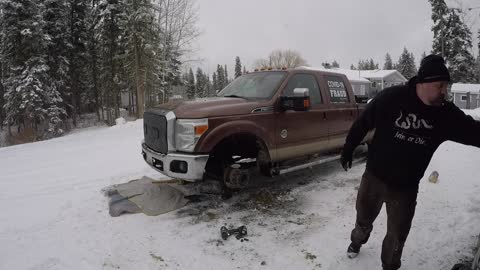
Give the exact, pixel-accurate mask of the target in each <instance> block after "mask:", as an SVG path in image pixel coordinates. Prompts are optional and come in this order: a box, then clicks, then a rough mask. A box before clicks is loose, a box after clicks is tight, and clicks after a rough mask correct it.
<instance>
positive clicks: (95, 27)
mask: <svg viewBox="0 0 480 270" xmlns="http://www.w3.org/2000/svg"><path fill="white" fill-rule="evenodd" d="M98 1H99V0H92V1H91V2H90V5H89V9H88V16H87V18H86V24H87V52H88V53H87V68H88V70H89V72H88V74H87V75H86V76H88V78H89V85H90V87H89V93H88V94H89V96H90V97H91V98H92V99H93V109H94V110H95V112H96V114H97V119H98V121H100V120H101V119H105V116H104V115H103V112H104V111H103V110H102V111H101V113H100V108H101V107H103V105H102V99H101V96H102V92H101V90H100V89H101V88H100V81H99V70H100V64H99V59H98V58H99V54H100V48H99V44H100V36H99V34H97V33H98V32H99V31H100V27H99V24H98V21H99V19H100V9H99V5H98Z"/></svg>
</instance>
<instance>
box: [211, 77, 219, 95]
mask: <svg viewBox="0 0 480 270" xmlns="http://www.w3.org/2000/svg"><path fill="white" fill-rule="evenodd" d="M212 88H213V92H215V94H216V91H218V82H217V73H216V72H213V74H212Z"/></svg>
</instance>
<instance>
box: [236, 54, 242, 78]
mask: <svg viewBox="0 0 480 270" xmlns="http://www.w3.org/2000/svg"><path fill="white" fill-rule="evenodd" d="M240 76H242V63H241V62H240V57H238V56H237V57H235V79H236V78H238V77H240Z"/></svg>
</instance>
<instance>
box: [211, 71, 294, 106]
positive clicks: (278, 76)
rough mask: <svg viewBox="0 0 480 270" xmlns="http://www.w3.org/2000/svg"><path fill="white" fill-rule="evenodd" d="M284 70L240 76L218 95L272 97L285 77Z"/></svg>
mask: <svg viewBox="0 0 480 270" xmlns="http://www.w3.org/2000/svg"><path fill="white" fill-rule="evenodd" d="M285 75H286V72H284V71H269V72H255V73H250V74H245V75H242V76H240V77H238V78H237V79H236V80H234V81H233V82H232V83H230V84H229V85H227V87H225V88H224V89H223V90H222V91H220V92H219V93H218V94H217V96H219V97H238V98H246V99H270V98H272V96H273V94H274V93H275V90H276V89H277V87H278V86H279V85H280V83H281V82H282V80H283V79H284V78H285Z"/></svg>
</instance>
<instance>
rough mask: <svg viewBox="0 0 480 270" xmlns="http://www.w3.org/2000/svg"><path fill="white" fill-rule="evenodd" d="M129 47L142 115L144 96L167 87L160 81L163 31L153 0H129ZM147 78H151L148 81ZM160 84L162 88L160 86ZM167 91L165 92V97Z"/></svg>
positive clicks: (130, 69)
mask: <svg viewBox="0 0 480 270" xmlns="http://www.w3.org/2000/svg"><path fill="white" fill-rule="evenodd" d="M125 3H126V19H127V20H128V23H127V24H126V29H125V32H126V33H127V36H126V41H127V44H126V49H127V66H128V67H129V74H131V76H132V77H131V78H130V80H131V82H132V86H133V93H134V94H135V96H136V97H137V99H136V100H137V104H136V106H137V117H138V118H142V117H143V112H144V109H145V108H144V104H145V103H146V101H145V100H144V96H145V94H146V92H148V96H152V95H155V94H156V93H155V91H152V89H153V88H161V90H162V91H165V89H164V87H161V84H160V81H159V80H160V76H161V75H160V72H159V69H158V68H159V66H160V59H159V56H158V52H159V51H160V49H159V39H160V37H159V33H158V32H157V31H156V29H155V26H154V22H155V15H154V7H153V4H152V2H151V1H150V0H126V1H125ZM147 78H149V80H148V81H147ZM158 86H160V87H158ZM163 96H164V94H163V95H162V99H163Z"/></svg>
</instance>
